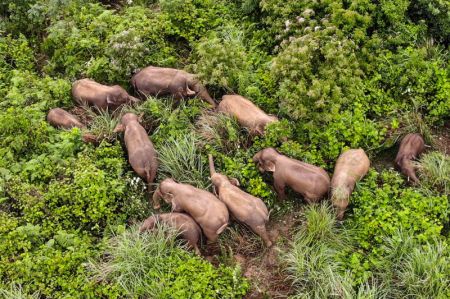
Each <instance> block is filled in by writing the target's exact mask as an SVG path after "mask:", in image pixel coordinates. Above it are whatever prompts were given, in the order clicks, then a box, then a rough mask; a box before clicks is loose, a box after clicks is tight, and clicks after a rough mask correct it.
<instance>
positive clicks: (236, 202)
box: [209, 155, 272, 247]
mask: <svg viewBox="0 0 450 299" xmlns="http://www.w3.org/2000/svg"><path fill="white" fill-rule="evenodd" d="M209 169H210V172H211V181H212V183H213V185H214V187H215V190H216V192H217V193H218V195H219V199H220V200H221V201H222V202H223V203H225V205H226V206H227V208H228V210H229V212H230V213H231V216H233V217H234V218H236V219H237V220H238V221H240V222H242V223H244V224H246V225H248V226H249V227H250V228H251V229H252V231H253V232H255V233H256V234H257V235H259V236H260V237H261V238H262V239H263V241H264V242H265V244H266V246H267V247H270V246H272V241H271V240H270V238H269V235H268V233H267V230H266V223H267V222H268V221H269V211H268V210H267V207H266V205H265V204H264V202H263V201H262V200H261V199H259V198H257V197H255V196H253V195H251V194H248V193H246V192H244V191H242V190H241V189H240V188H239V187H237V186H239V182H238V181H237V179H229V178H228V177H227V176H225V175H223V174H220V173H217V172H216V170H215V168H214V161H213V157H212V156H211V155H209Z"/></svg>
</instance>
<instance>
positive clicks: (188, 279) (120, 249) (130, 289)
mask: <svg viewBox="0 0 450 299" xmlns="http://www.w3.org/2000/svg"><path fill="white" fill-rule="evenodd" d="M175 237H176V233H175V232H174V231H173V230H170V229H168V228H167V227H165V226H162V225H160V226H158V228H157V229H155V230H152V231H151V232H149V233H145V234H140V233H139V232H138V230H137V229H136V228H133V229H131V230H127V231H124V232H122V233H120V234H118V235H116V236H114V237H113V238H111V239H110V240H109V241H108V244H107V247H106V249H105V250H106V251H107V252H108V257H107V258H106V259H105V260H103V261H100V262H98V263H94V264H92V268H93V270H94V273H95V274H96V276H97V278H98V279H100V280H101V281H109V282H112V283H114V284H116V285H118V286H120V288H121V289H122V290H123V291H124V292H125V293H126V294H128V296H129V297H132V298H134V297H151V298H173V297H174V296H175V297H180V298H241V297H242V296H244V295H245V293H246V291H247V289H248V283H247V282H246V280H244V279H242V278H241V277H240V273H239V268H234V269H233V268H227V267H224V266H220V267H219V268H214V267H213V266H212V265H211V264H210V263H208V262H207V261H205V260H203V259H201V258H200V257H197V256H193V255H192V254H189V253H187V252H186V251H183V250H181V249H180V248H179V247H178V244H177V242H176V241H175Z"/></svg>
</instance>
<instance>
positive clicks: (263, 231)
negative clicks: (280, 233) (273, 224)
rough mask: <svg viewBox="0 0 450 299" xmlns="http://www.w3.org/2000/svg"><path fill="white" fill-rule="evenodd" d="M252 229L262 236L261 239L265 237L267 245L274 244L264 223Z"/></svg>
mask: <svg viewBox="0 0 450 299" xmlns="http://www.w3.org/2000/svg"><path fill="white" fill-rule="evenodd" d="M252 230H253V231H254V232H255V234H257V235H258V236H260V237H261V239H263V241H264V243H265V244H266V246H267V247H271V246H272V241H271V240H270V238H269V234H268V233H267V229H266V226H265V225H264V224H263V225H258V226H255V227H252Z"/></svg>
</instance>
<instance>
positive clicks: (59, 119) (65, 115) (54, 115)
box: [47, 108, 97, 143]
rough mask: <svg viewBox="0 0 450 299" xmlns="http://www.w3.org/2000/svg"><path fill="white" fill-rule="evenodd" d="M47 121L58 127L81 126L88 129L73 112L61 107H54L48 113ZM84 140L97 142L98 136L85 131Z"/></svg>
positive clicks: (82, 128) (80, 127)
mask: <svg viewBox="0 0 450 299" xmlns="http://www.w3.org/2000/svg"><path fill="white" fill-rule="evenodd" d="M47 121H48V122H49V124H51V125H52V126H54V127H56V128H61V129H67V130H69V129H72V128H79V129H81V130H86V129H87V128H86V126H85V125H84V124H83V123H81V122H80V120H79V119H78V118H77V117H76V116H75V115H73V114H71V113H69V112H67V111H66V110H64V109H61V108H53V109H51V110H50V111H49V112H48V114H47ZM82 138H83V141H84V142H90V143H96V142H97V138H96V137H95V136H94V135H92V134H89V133H83V135H82Z"/></svg>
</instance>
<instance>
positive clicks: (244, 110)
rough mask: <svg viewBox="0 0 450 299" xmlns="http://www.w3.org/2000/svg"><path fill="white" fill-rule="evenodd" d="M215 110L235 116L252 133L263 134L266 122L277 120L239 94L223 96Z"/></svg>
mask: <svg viewBox="0 0 450 299" xmlns="http://www.w3.org/2000/svg"><path fill="white" fill-rule="evenodd" d="M217 110H218V111H219V112H222V113H225V114H228V115H230V116H233V117H236V119H237V120H238V122H239V124H240V125H241V126H243V127H245V128H247V129H248V130H249V132H250V134H252V135H262V134H264V129H265V127H266V125H267V124H269V123H272V122H276V121H278V118H277V117H276V116H274V115H268V114H266V113H265V112H264V111H262V110H261V109H260V108H259V107H257V106H256V105H255V104H253V103H252V102H251V101H250V100H248V99H246V98H244V97H242V96H240V95H225V96H223V97H222V101H221V102H220V103H219V106H218V109H217Z"/></svg>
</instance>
